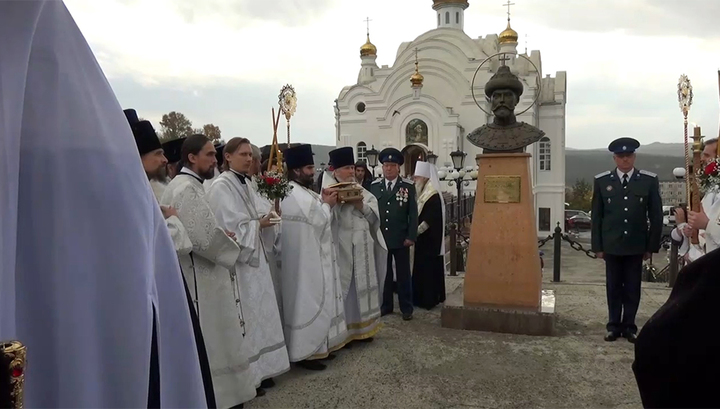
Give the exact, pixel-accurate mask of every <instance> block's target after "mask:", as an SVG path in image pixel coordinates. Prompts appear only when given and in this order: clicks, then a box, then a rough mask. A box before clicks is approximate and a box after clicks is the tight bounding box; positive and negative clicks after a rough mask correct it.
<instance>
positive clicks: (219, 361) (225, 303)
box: [160, 169, 256, 408]
mask: <svg viewBox="0 0 720 409" xmlns="http://www.w3.org/2000/svg"><path fill="white" fill-rule="evenodd" d="M198 179H199V178H197V175H195V174H194V173H193V172H191V171H189V170H187V169H182V170H181V171H180V173H179V174H178V175H177V176H176V177H175V178H174V179H173V180H172V181H171V182H170V183H169V184H168V186H167V188H166V189H165V193H164V194H163V197H162V199H161V200H160V204H162V205H164V206H172V207H174V208H175V209H176V210H177V212H178V218H179V219H180V221H181V222H182V224H183V226H185V229H186V231H187V234H188V237H190V241H191V242H192V244H193V249H192V253H191V254H189V255H180V265H181V267H182V271H183V274H184V275H185V280H186V281H187V285H188V288H189V289H190V293H191V294H192V296H193V298H194V300H195V301H196V308H197V309H198V316H199V317H200V327H201V328H202V332H203V336H204V338H205V347H206V349H207V353H208V359H209V361H210V371H211V373H212V380H213V387H214V389H215V399H216V401H217V405H218V407H220V408H228V407H231V406H235V405H238V404H240V403H243V402H247V401H249V400H251V399H252V398H254V397H255V394H256V391H255V382H254V375H253V374H252V372H251V370H250V364H249V362H248V351H247V347H246V346H245V342H244V333H245V329H244V321H243V320H244V317H243V311H242V305H241V303H240V290H239V288H238V286H239V284H238V281H239V280H238V279H237V277H236V275H235V262H236V260H237V259H238V257H239V255H240V248H239V247H238V245H237V243H235V241H234V240H233V239H231V238H229V237H228V236H227V235H226V234H225V232H224V231H223V229H222V228H221V227H220V226H219V225H218V223H217V222H216V220H215V215H214V214H213V212H212V209H211V208H210V204H209V203H208V202H207V200H206V198H205V187H204V186H203V184H202V183H201V182H200V181H199V180H198Z"/></svg>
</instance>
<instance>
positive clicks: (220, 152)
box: [203, 143, 225, 191]
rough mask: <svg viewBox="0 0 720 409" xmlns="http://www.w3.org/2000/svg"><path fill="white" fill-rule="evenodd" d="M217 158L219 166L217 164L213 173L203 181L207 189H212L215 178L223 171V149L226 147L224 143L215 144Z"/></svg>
mask: <svg viewBox="0 0 720 409" xmlns="http://www.w3.org/2000/svg"><path fill="white" fill-rule="evenodd" d="M214 146H215V159H216V160H217V166H215V169H213V172H212V175H211V176H210V177H209V178H207V179H205V181H203V186H205V191H207V190H209V189H210V186H212V184H213V182H214V181H215V179H217V177H218V176H220V174H221V173H222V172H223V171H222V170H223V161H224V159H223V149H225V144H224V143H218V144H215V145H214Z"/></svg>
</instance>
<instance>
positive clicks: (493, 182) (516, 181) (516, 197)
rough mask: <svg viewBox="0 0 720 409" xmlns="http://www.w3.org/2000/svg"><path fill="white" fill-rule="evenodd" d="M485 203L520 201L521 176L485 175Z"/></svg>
mask: <svg viewBox="0 0 720 409" xmlns="http://www.w3.org/2000/svg"><path fill="white" fill-rule="evenodd" d="M484 183H485V188H484V199H485V203H520V186H521V184H520V176H505V175H502V176H485V182H484Z"/></svg>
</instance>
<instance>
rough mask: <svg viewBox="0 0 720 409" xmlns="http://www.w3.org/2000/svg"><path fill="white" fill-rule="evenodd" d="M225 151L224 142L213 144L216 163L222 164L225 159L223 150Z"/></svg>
mask: <svg viewBox="0 0 720 409" xmlns="http://www.w3.org/2000/svg"><path fill="white" fill-rule="evenodd" d="M224 151H225V144H224V143H219V144H217V145H215V159H217V165H218V166H222V164H223V162H224V161H225V155H223V152H224Z"/></svg>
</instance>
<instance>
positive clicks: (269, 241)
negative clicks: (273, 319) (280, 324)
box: [251, 179, 283, 321]
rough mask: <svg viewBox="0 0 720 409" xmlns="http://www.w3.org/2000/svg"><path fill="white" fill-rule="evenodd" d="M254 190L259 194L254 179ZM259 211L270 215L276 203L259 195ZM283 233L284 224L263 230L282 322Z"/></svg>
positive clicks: (262, 235)
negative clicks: (281, 244) (281, 250)
mask: <svg viewBox="0 0 720 409" xmlns="http://www.w3.org/2000/svg"><path fill="white" fill-rule="evenodd" d="M251 185H252V186H253V189H255V191H256V192H257V191H258V190H257V183H256V182H255V180H254V179H253V181H252V182H251ZM257 210H258V212H259V213H260V214H268V213H270V211H272V210H275V203H273V202H271V201H270V200H268V199H267V198H265V197H263V196H262V195H260V194H258V201H257ZM281 232H282V224H276V225H274V226H272V227H268V228H265V229H262V232H261V237H262V240H263V243H264V245H265V253H266V254H267V256H268V264H270V273H271V274H272V280H273V288H275V298H276V299H277V304H278V311H280V321H282V317H283V312H282V294H281V289H282V285H281V283H280V241H281V240H280V234H281Z"/></svg>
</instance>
